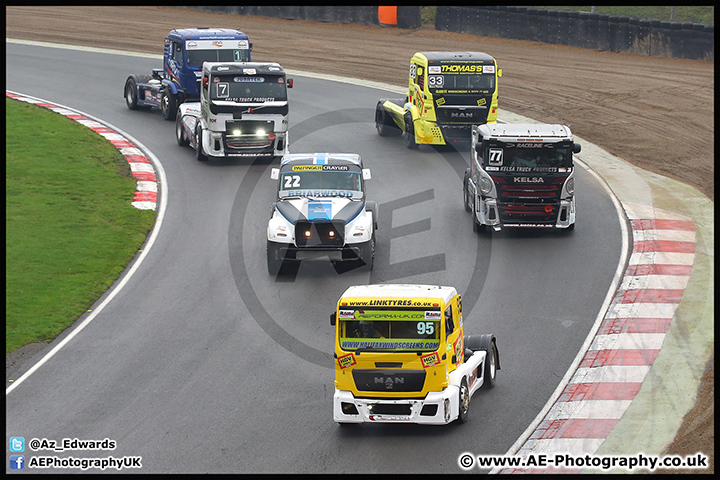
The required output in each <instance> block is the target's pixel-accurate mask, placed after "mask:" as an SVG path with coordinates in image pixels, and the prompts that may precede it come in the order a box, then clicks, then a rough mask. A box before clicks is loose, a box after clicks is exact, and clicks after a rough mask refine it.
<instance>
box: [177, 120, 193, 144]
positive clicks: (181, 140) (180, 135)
mask: <svg viewBox="0 0 720 480" xmlns="http://www.w3.org/2000/svg"><path fill="white" fill-rule="evenodd" d="M175 139H176V140H177V144H178V145H180V146H181V147H184V146H186V145H187V144H188V143H190V142H189V141H188V139H187V138H186V137H185V129H184V128H183V125H182V116H181V115H180V113H179V112H178V114H177V115H176V116H175Z"/></svg>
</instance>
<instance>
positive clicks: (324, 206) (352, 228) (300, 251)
mask: <svg viewBox="0 0 720 480" xmlns="http://www.w3.org/2000/svg"><path fill="white" fill-rule="evenodd" d="M271 178H272V179H273V180H277V182H278V183H277V185H278V186H277V200H276V201H275V203H273V205H272V212H271V216H270V220H269V222H268V227H267V266H268V272H269V273H270V274H271V275H275V274H277V273H278V272H279V271H280V269H281V267H282V265H283V264H284V263H287V264H295V265H297V264H298V263H299V262H301V261H303V260H309V259H315V258H323V257H324V258H329V259H330V261H331V262H332V263H333V264H334V265H335V266H337V264H338V263H344V264H346V265H348V264H350V266H354V267H359V266H364V265H367V266H368V267H369V268H371V269H372V266H373V260H374V257H375V231H376V230H377V206H376V204H375V202H371V201H368V200H367V198H366V197H365V181H366V180H369V179H370V169H367V168H363V163H362V159H361V158H360V155H357V154H353V153H304V154H299V153H296V154H291V155H285V156H284V157H283V159H282V160H281V162H280V168H273V169H272V170H271Z"/></svg>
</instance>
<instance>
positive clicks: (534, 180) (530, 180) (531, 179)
mask: <svg viewBox="0 0 720 480" xmlns="http://www.w3.org/2000/svg"><path fill="white" fill-rule="evenodd" d="M513 182H514V183H545V180H544V179H543V178H542V177H513Z"/></svg>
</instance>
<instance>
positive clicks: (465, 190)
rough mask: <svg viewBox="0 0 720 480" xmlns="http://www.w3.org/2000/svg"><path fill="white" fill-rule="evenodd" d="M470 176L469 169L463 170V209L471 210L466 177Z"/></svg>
mask: <svg viewBox="0 0 720 480" xmlns="http://www.w3.org/2000/svg"><path fill="white" fill-rule="evenodd" d="M469 178H470V169H469V168H468V169H467V170H465V177H464V178H463V202H464V203H465V211H466V212H471V211H472V207H470V195H469V193H468V179H469Z"/></svg>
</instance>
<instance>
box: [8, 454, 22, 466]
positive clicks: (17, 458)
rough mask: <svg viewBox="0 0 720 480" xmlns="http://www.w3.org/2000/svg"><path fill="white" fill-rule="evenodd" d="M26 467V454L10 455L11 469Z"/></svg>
mask: <svg viewBox="0 0 720 480" xmlns="http://www.w3.org/2000/svg"><path fill="white" fill-rule="evenodd" d="M24 468H25V455H10V470H23V469H24Z"/></svg>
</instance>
